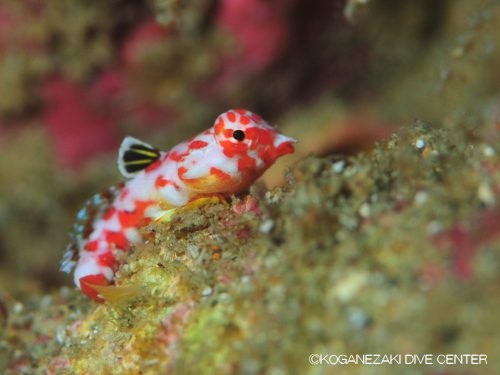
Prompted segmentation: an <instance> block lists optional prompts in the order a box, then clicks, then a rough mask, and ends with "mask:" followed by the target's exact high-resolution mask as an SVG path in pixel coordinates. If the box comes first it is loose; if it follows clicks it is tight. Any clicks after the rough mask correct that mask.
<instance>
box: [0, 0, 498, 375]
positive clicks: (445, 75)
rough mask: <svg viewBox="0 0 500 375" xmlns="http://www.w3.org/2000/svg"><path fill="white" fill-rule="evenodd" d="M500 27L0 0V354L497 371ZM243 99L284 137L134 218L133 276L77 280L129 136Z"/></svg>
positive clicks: (464, 21) (54, 366) (133, 364)
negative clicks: (179, 200)
mask: <svg viewBox="0 0 500 375" xmlns="http://www.w3.org/2000/svg"><path fill="white" fill-rule="evenodd" d="M499 30H500V1H498V0H477V1H469V0H440V1H434V0H409V1H398V0H315V1H307V0H197V1H179V0H150V1H145V0H144V1H130V0H107V1H98V0H47V1H40V0H24V1H17V0H2V2H1V3H0V372H1V373H5V374H32V373H33V374H39V373H40V374H45V373H47V374H73V373H75V374H84V373H87V374H100V373H103V374H105V373H123V374H158V373H168V374H212V373H217V374H239V373H242V374H273V375H280V374H295V373H297V374H333V373H335V374H344V373H346V374H373V373H379V372H378V371H383V373H394V374H422V373H423V374H436V375H437V374H498V373H500V358H499V357H498V353H500V340H499V339H498V338H499V337H500V318H499V317H498V316H499V315H498V311H500V300H499V298H498V296H499V295H500V241H499V236H500V202H499V192H500V164H499V158H500V139H499V131H500V74H499V68H498V67H499V66H500V31H499ZM239 107H244V108H248V109H250V110H252V111H255V112H257V113H259V114H260V115H262V116H263V117H264V118H265V119H267V120H268V121H269V122H271V123H273V124H276V125H277V126H278V127H279V128H280V129H281V130H282V131H283V132H284V133H285V134H287V135H290V136H293V137H296V138H297V139H298V140H299V143H298V144H297V151H296V153H295V154H294V155H293V156H289V157H286V158H283V160H280V162H279V163H277V165H275V166H274V167H272V168H271V169H270V170H269V171H268V173H266V175H264V176H263V178H262V180H261V181H259V182H258V183H257V184H255V185H254V186H253V187H252V188H251V189H250V195H246V194H243V195H241V196H239V197H234V198H233V199H232V200H231V201H230V202H228V203H227V204H223V203H218V204H210V205H207V206H204V207H200V208H198V209H194V210H189V211H185V212H184V211H183V212H179V214H178V215H177V216H176V217H175V219H174V220H173V221H172V222H171V223H168V224H159V223H156V224H151V225H149V226H148V227H146V228H144V230H143V233H144V236H145V238H149V239H148V240H147V241H146V242H145V244H144V245H140V246H137V247H136V248H135V249H134V251H133V252H132V253H131V254H130V256H129V258H128V260H127V264H126V265H124V266H123V267H122V268H121V269H120V271H119V272H118V275H117V283H118V284H120V285H125V286H126V285H140V286H141V287H142V289H141V293H140V294H139V295H134V296H130V297H126V298H122V299H120V300H117V301H112V302H110V303H107V304H104V305H97V304H95V303H93V302H91V301H90V300H88V299H86V298H85V297H84V296H82V295H81V293H80V292H79V291H77V290H74V288H73V283H72V280H71V277H69V276H68V275H65V274H62V273H60V272H59V271H58V266H59V260H60V258H61V255H62V253H63V250H64V248H65V245H66V241H67V239H68V236H67V234H68V232H69V230H70V228H71V226H72V223H73V219H74V217H75V214H76V212H77V211H78V209H79V207H80V206H81V205H82V204H83V203H84V201H85V200H86V198H88V197H89V196H91V195H93V194H94V193H96V192H99V191H102V190H103V189H105V188H106V187H107V186H109V185H111V184H114V183H116V182H117V181H119V180H121V177H120V175H119V173H118V170H117V168H116V151H117V147H118V146H119V144H120V142H121V139H122V138H123V137H124V136H125V135H134V136H136V137H138V138H141V139H144V140H145V141H147V142H150V143H152V144H154V145H155V146H157V147H158V148H160V149H164V150H167V149H168V148H170V147H172V146H173V145H175V144H176V143H178V142H179V141H182V140H184V139H185V138H187V137H189V136H191V135H193V134H196V133H197V132H198V131H200V130H204V129H206V128H208V127H210V126H211V125H212V123H213V121H214V119H215V118H216V116H217V115H218V114H219V113H221V112H224V111H226V110H227V109H229V108H239ZM312 353H318V354H363V353H380V354H396V353H400V354H406V353H410V354H419V355H422V354H426V353H432V354H436V355H437V354H447V353H452V354H471V353H483V354H487V355H488V364H487V365H433V366H423V365H420V366H419V365H399V366H398V365H392V366H388V365H384V366H382V367H377V366H368V365H365V366H363V365H345V366H328V365H318V366H312V365H311V364H309V362H308V357H309V355H310V354H312Z"/></svg>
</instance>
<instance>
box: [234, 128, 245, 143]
mask: <svg viewBox="0 0 500 375" xmlns="http://www.w3.org/2000/svg"><path fill="white" fill-rule="evenodd" d="M233 138H234V139H236V140H237V141H240V142H241V141H242V140H244V139H245V133H244V132H243V131H242V130H235V131H234V133H233Z"/></svg>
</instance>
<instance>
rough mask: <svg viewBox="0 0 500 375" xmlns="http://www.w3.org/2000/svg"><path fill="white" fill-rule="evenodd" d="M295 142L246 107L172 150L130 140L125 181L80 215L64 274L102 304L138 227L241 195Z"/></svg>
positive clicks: (121, 162)
mask: <svg viewBox="0 0 500 375" xmlns="http://www.w3.org/2000/svg"><path fill="white" fill-rule="evenodd" d="M294 143H295V140H294V139H293V138H289V137H286V136H284V135H282V134H280V133H279V132H278V131H277V129H275V128H274V127H272V126H270V125H269V124H268V123H266V122H265V121H264V120H263V119H262V118H261V117H260V116H258V115H256V114H254V113H252V112H250V111H247V110H241V109H238V110H230V111H227V112H225V113H223V114H221V115H220V116H219V117H217V119H216V121H215V124H214V125H213V126H212V127H211V128H209V129H208V130H206V131H204V132H202V133H200V134H198V135H197V136H195V137H193V138H190V139H188V140H187V141H185V142H182V143H180V144H178V145H176V146H175V147H174V148H172V149H171V150H170V151H167V152H162V151H158V150H156V149H155V148H153V147H152V146H150V145H148V144H146V143H144V142H142V141H140V140H138V139H135V138H132V137H127V138H125V140H124V141H123V143H122V146H121V147H120V151H119V158H118V167H119V169H120V171H121V173H122V174H123V175H124V176H125V177H127V178H128V180H127V181H126V182H125V183H122V184H119V185H117V186H114V187H111V188H110V189H108V190H107V191H106V192H104V193H101V194H97V195H95V196H94V197H92V198H91V199H90V200H89V201H87V203H86V204H85V207H84V208H83V209H82V210H80V211H79V213H78V215H77V221H76V224H75V226H74V231H73V234H72V241H71V243H70V244H69V245H68V249H67V251H66V254H65V256H64V258H63V260H62V262H61V270H62V271H64V272H68V273H69V272H71V271H72V270H73V269H74V282H75V285H76V286H77V287H78V288H80V289H81V290H82V291H83V292H84V293H85V294H87V295H88V296H89V297H90V298H92V299H94V300H96V301H98V302H103V297H102V296H101V295H100V294H99V292H98V290H97V289H99V288H98V286H105V285H110V284H112V283H113V279H114V274H115V272H116V270H117V269H118V268H119V266H120V265H121V264H122V263H123V261H124V258H125V255H126V253H127V252H128V250H129V249H130V246H131V245H133V244H136V243H138V242H140V241H141V236H140V234H139V228H140V227H141V226H144V225H146V224H148V223H149V222H150V221H151V220H155V218H158V217H159V216H161V213H162V212H165V210H168V209H171V208H175V207H181V206H184V205H186V204H188V203H189V202H191V201H193V200H196V199H198V198H201V197H204V196H210V195H216V194H235V193H238V192H241V191H242V190H244V189H246V188H247V187H248V186H249V185H251V184H252V183H253V182H254V181H255V180H256V179H257V178H258V177H259V176H260V175H261V174H262V173H263V172H264V171H265V170H266V169H267V168H269V167H270V166H271V165H272V164H273V163H274V161H275V160H276V159H278V158H279V157H281V156H283V155H285V154H289V153H293V151H294V147H293V144H294Z"/></svg>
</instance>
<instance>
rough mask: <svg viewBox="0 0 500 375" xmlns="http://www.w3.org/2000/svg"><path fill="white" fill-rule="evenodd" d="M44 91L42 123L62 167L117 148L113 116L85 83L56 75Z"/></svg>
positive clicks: (70, 165) (73, 164) (76, 165)
mask: <svg viewBox="0 0 500 375" xmlns="http://www.w3.org/2000/svg"><path fill="white" fill-rule="evenodd" d="M98 91H99V90H98ZM43 93H44V97H45V99H46V102H47V106H46V109H45V111H44V113H43V120H44V124H45V126H46V128H47V131H48V132H49V134H50V135H51V137H52V139H53V142H54V146H55V151H56V157H57V160H58V162H59V163H60V164H61V165H62V166H64V167H80V166H81V165H83V163H84V162H85V161H87V160H88V159H89V157H91V156H93V154H96V153H103V152H108V151H111V150H115V149H116V147H117V146H118V143H119V137H118V132H117V118H116V115H115V114H114V113H113V112H112V111H110V110H109V109H108V108H107V107H106V106H102V105H101V103H100V102H99V100H96V99H97V98H96V97H93V96H92V95H91V94H90V93H89V91H87V89H86V87H85V86H82V85H79V84H76V83H73V82H71V81H69V80H67V79H62V78H56V79H51V80H49V81H47V82H46V83H45V84H44V87H43Z"/></svg>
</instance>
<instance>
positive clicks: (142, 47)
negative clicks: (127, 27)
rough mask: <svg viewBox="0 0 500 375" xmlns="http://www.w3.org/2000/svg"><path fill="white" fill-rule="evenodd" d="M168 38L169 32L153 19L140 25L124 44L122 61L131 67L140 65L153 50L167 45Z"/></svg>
mask: <svg viewBox="0 0 500 375" xmlns="http://www.w3.org/2000/svg"><path fill="white" fill-rule="evenodd" d="M168 36H169V31H168V30H167V29H166V28H164V27H163V26H161V25H159V24H158V23H156V22H155V21H154V20H153V19H148V20H146V21H144V22H142V23H140V24H139V25H138V26H137V27H136V28H135V29H134V30H132V32H131V33H130V34H129V35H128V36H127V38H126V39H125V41H124V43H123V46H122V49H121V52H120V54H121V59H122V61H123V62H124V63H125V65H129V66H133V65H137V64H139V63H140V62H141V60H142V59H143V58H144V56H145V55H147V54H148V52H149V51H150V50H151V49H152V48H154V47H155V46H156V45H158V44H162V43H165V42H166V41H167V39H168Z"/></svg>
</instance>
